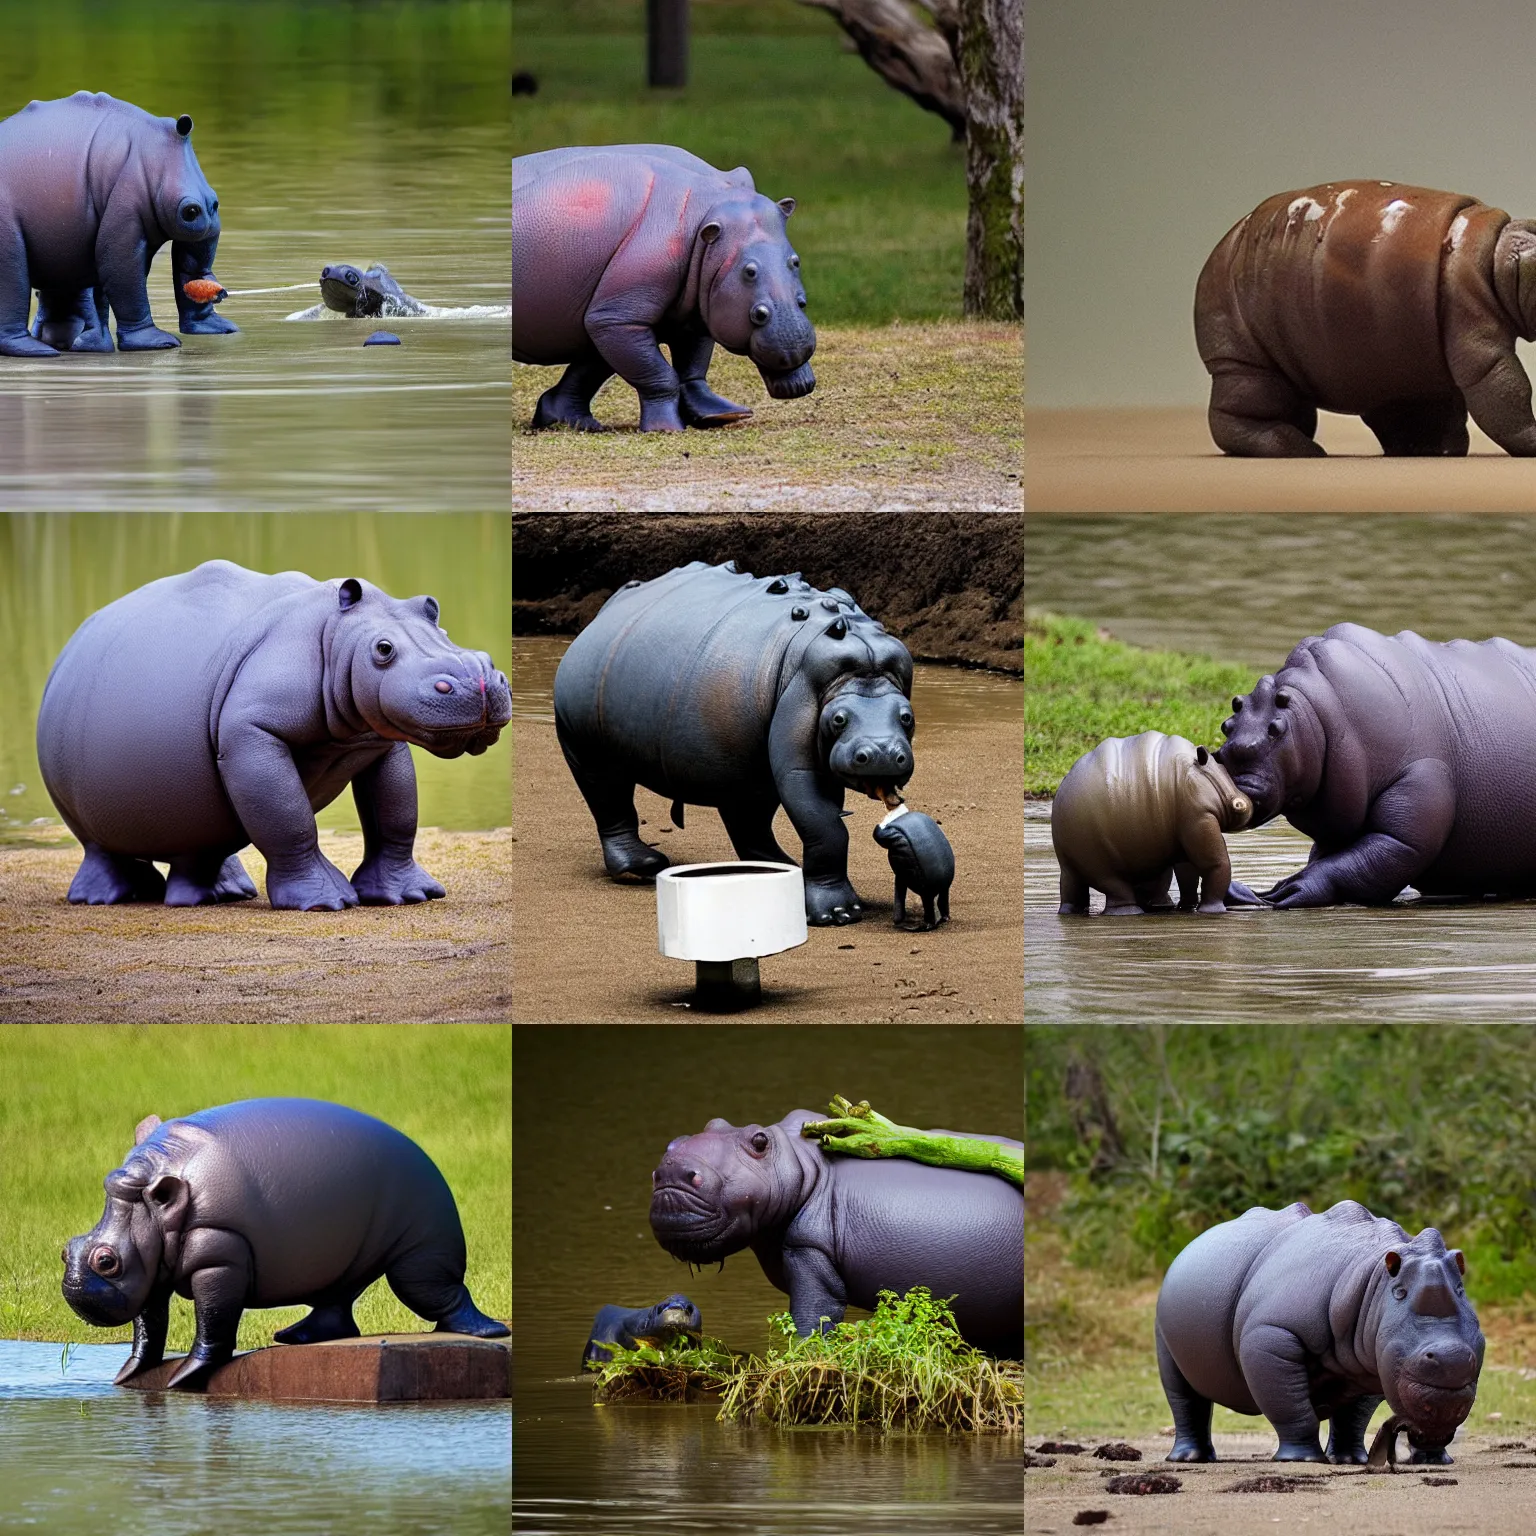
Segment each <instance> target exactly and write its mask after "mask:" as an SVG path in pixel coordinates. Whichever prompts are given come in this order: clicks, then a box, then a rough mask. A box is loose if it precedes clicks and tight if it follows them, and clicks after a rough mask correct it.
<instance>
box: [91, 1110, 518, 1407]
mask: <svg viewBox="0 0 1536 1536" xmlns="http://www.w3.org/2000/svg"><path fill="white" fill-rule="evenodd" d="M105 1184H106V1191H107V1203H106V1209H105V1210H104V1211H103V1212H102V1216H101V1220H100V1221H98V1222H97V1223H96V1225H95V1226H94V1227H93V1228H92V1229H91V1230H90V1231H89V1232H87V1233H86V1234H85V1235H84V1236H82V1237H76V1238H71V1239H70V1241H69V1243H68V1244H67V1246H66V1247H65V1249H64V1252H63V1255H62V1257H63V1260H64V1299H65V1300H66V1301H67V1302H68V1303H69V1305H70V1306H71V1307H72V1308H73V1309H74V1310H75V1312H76V1313H78V1314H79V1315H80V1316H81V1317H83V1318H84V1319H85V1320H86V1322H88V1323H93V1324H95V1325H96V1326H97V1327H99V1328H118V1327H121V1326H122V1325H123V1324H124V1323H127V1322H131V1323H132V1324H133V1352H132V1353H131V1354H130V1355H129V1357H128V1359H127V1362H126V1363H125V1364H124V1365H123V1368H122V1369H121V1370H120V1371H119V1372H118V1373H117V1381H118V1383H119V1384H121V1383H123V1382H126V1381H130V1380H132V1379H133V1377H135V1376H137V1375H139V1374H140V1373H141V1372H142V1371H147V1370H149V1369H150V1368H151V1367H153V1366H156V1365H158V1364H159V1363H160V1361H161V1360H162V1359H163V1358H164V1355H165V1335H166V1328H167V1324H168V1322H169V1319H170V1306H171V1296H172V1294H173V1293H174V1294H175V1295H178V1296H184V1297H189V1298H190V1299H191V1301H192V1304H193V1308H194V1310H195V1314H196V1324H197V1334H196V1339H195V1341H194V1343H193V1345H192V1350H191V1353H190V1354H188V1356H187V1357H186V1359H185V1360H183V1361H182V1363H181V1365H180V1366H178V1367H177V1369H176V1371H175V1373H174V1374H173V1375H172V1377H171V1379H170V1383H169V1385H171V1386H173V1387H195V1386H200V1385H203V1384H205V1383H206V1380H207V1378H208V1376H209V1375H210V1374H211V1373H212V1372H213V1371H214V1369H215V1368H216V1367H218V1366H220V1365H222V1364H223V1363H224V1362H225V1361H226V1360H228V1359H229V1358H230V1357H231V1356H232V1355H233V1354H234V1352H235V1338H236V1335H237V1333H238V1330H239V1327H240V1314H241V1313H242V1312H243V1311H244V1310H245V1309H246V1308H247V1307H292V1306H307V1307H311V1308H313V1310H312V1311H311V1312H310V1314H309V1316H308V1317H305V1318H302V1319H300V1320H299V1321H298V1322H296V1323H293V1324H292V1325H290V1326H289V1327H287V1328H284V1329H283V1330H282V1331H281V1332H280V1333H278V1334H276V1335H274V1337H275V1338H276V1340H277V1342H278V1343H279V1344H314V1343H319V1342H321V1341H323V1340H326V1339H351V1338H356V1337H357V1336H358V1328H357V1324H356V1323H355V1322H354V1321H353V1320H352V1304H353V1303H354V1302H355V1301H356V1300H357V1298H358V1297H359V1296H360V1295H362V1293H363V1292H364V1291H365V1290H366V1289H367V1288H368V1287H369V1286H370V1285H372V1284H373V1282H374V1281H375V1280H377V1279H379V1277H380V1276H383V1277H384V1279H386V1280H387V1281H388V1282H389V1288H390V1289H391V1290H392V1291H393V1292H394V1293H395V1295H396V1296H398V1297H399V1298H400V1300H401V1301H402V1302H404V1303H405V1305H406V1306H408V1307H409V1308H410V1309H411V1310H412V1311H413V1312H416V1313H419V1314H420V1315H421V1316H422V1317H425V1318H428V1319H430V1320H432V1321H433V1322H435V1323H436V1324H437V1331H438V1332H439V1333H466V1334H473V1335H475V1336H476V1337H478V1338H482V1339H496V1338H505V1337H506V1336H507V1333H508V1331H509V1330H508V1329H507V1328H506V1327H505V1326H504V1325H503V1324H501V1323H498V1322H497V1321H496V1320H495V1319H494V1318H490V1317H487V1316H486V1315H485V1313H483V1312H482V1311H481V1310H480V1309H479V1308H478V1307H477V1306H476V1305H475V1303H474V1301H473V1300H472V1299H471V1298H470V1294H469V1292H468V1291H467V1290H466V1289H465V1287H464V1268H465V1252H464V1229H463V1227H462V1226H461V1225H460V1223H459V1212H458V1208H457V1206H456V1205H455V1204H454V1200H453V1193H452V1191H451V1190H450V1189H449V1188H448V1185H447V1182H446V1181H445V1180H444V1178H443V1176H442V1174H441V1173H440V1172H439V1171H438V1169H437V1165H436V1164H435V1163H434V1162H433V1161H432V1159H431V1158H430V1157H428V1156H427V1154H426V1153H425V1152H423V1151H422V1150H421V1148H420V1147H418V1146H417V1145H416V1143H415V1142H414V1141H411V1140H410V1139H409V1138H408V1137H406V1136H403V1135H402V1134H401V1133H400V1132H399V1131H397V1130H395V1129H394V1128H393V1127H392V1126H388V1125H385V1124H384V1123H383V1121H381V1120H375V1119H373V1118H372V1117H371V1116H369V1115H364V1114H360V1113H359V1112H358V1111H357V1110H355V1109H347V1108H345V1107H344V1106H343V1105H340V1104H326V1103H323V1102H320V1101H318V1100H314V1099H246V1100H244V1101H243V1102H241V1103H238V1104H225V1105H222V1106H221V1107H219V1108H217V1109H205V1110H201V1111H199V1112H198V1113H197V1114H195V1115H186V1116H184V1117H183V1118H181V1119H179V1120H169V1121H162V1120H161V1119H160V1118H159V1117H158V1116H157V1115H150V1116H148V1117H147V1118H146V1119H144V1120H142V1121H141V1122H140V1123H139V1125H138V1128H137V1129H136V1131H135V1133H134V1146H133V1150H132V1151H131V1152H130V1153H129V1154H128V1156H127V1157H126V1158H125V1159H124V1160H123V1164H122V1166H121V1167H120V1168H116V1169H114V1170H113V1171H112V1172H111V1173H109V1174H108V1175H107V1177H106V1181H105Z"/></svg>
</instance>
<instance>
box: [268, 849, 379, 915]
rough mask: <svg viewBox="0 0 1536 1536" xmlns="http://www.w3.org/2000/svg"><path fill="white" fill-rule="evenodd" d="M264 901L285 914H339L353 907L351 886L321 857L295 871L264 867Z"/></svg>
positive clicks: (353, 897)
mask: <svg viewBox="0 0 1536 1536" xmlns="http://www.w3.org/2000/svg"><path fill="white" fill-rule="evenodd" d="M267 900H268V901H270V902H271V903H272V905H273V907H274V908H275V909H278V910H281V911H289V912H317V911H318V912H340V911H342V910H343V909H344V908H346V907H355V906H356V905H357V892H356V891H355V890H353V888H352V882H351V881H350V880H348V879H347V877H346V876H345V875H344V874H342V872H341V871H340V870H339V869H337V868H336V866H335V865H334V864H332V863H331V861H330V860H329V859H328V858H326V857H325V856H324V855H323V854H319V853H317V854H316V855H315V857H314V860H313V862H312V863H310V864H307V865H305V866H303V867H301V868H299V869H297V870H293V871H288V870H275V869H273V868H272V866H271V864H270V863H269V864H268V866H267Z"/></svg>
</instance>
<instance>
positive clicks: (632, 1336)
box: [581, 1294, 704, 1371]
mask: <svg viewBox="0 0 1536 1536" xmlns="http://www.w3.org/2000/svg"><path fill="white" fill-rule="evenodd" d="M703 1327H704V1318H703V1316H702V1315H701V1313H700V1312H699V1309H698V1308H697V1307H696V1306H694V1304H693V1303H692V1302H691V1301H689V1299H688V1298H687V1297H686V1296H683V1295H681V1294H676V1295H672V1296H668V1297H667V1299H666V1300H665V1301H658V1302H657V1303H656V1305H655V1306H654V1307H634V1308H626V1307H599V1308H598V1312H597V1316H596V1317H595V1318H593V1320H592V1332H591V1334H590V1335H588V1338H587V1347H586V1348H585V1349H584V1350H583V1351H582V1354H581V1364H582V1368H583V1369H584V1370H589V1371H595V1370H597V1369H598V1368H599V1367H600V1366H604V1365H607V1364H608V1362H609V1361H610V1360H612V1359H613V1350H614V1346H615V1345H617V1346H618V1347H619V1348H621V1349H633V1348H634V1347H635V1346H636V1345H637V1344H649V1345H651V1346H653V1347H654V1348H656V1349H664V1348H665V1347H666V1346H667V1345H668V1344H670V1343H671V1342H672V1340H673V1339H685V1338H697V1337H698V1335H699V1333H700V1332H701V1330H702V1329H703Z"/></svg>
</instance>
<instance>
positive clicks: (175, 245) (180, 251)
mask: <svg viewBox="0 0 1536 1536" xmlns="http://www.w3.org/2000/svg"><path fill="white" fill-rule="evenodd" d="M218 248H219V237H218V236H217V235H215V236H214V237H213V238H212V239H211V240H199V241H196V242H194V243H191V244H188V243H185V242H183V241H180V240H173V241H172V242H171V273H172V278H171V280H172V283H173V284H174V286H175V291H176V314H177V317H178V319H179V321H180V325H179V329H180V331H181V333H182V335H183V336H228V335H229V334H230V333H231V332H232V331H238V330H239V329H240V327H239V326H238V325H236V324H235V322H234V321H233V320H226V319H225V318H224V316H223V315H221V314H220V313H219V312H218V311H217V310H216V309H215V308H214V307H213V300H212V299H204V300H202V301H201V302H198V301H197V300H195V299H189V298H188V297H187V296H186V294H185V293H184V292H183V291H182V290H183V285H184V284H186V283H188V282H190V281H191V280H192V279H194V278H198V277H212V276H213V258H214V255H215V253H216V252H217V251H218Z"/></svg>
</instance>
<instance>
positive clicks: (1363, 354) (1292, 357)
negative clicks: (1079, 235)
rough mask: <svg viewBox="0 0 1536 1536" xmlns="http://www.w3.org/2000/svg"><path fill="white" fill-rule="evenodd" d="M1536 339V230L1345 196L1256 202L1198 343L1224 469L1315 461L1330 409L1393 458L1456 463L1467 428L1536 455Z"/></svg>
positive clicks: (1363, 188)
mask: <svg viewBox="0 0 1536 1536" xmlns="http://www.w3.org/2000/svg"><path fill="white" fill-rule="evenodd" d="M1517 338H1519V339H1521V340H1524V341H1530V340H1532V339H1536V222H1532V221H1530V220H1512V219H1511V218H1510V217H1509V215H1508V214H1507V213H1505V212H1504V211H1503V210H1502V209H1499V208H1490V207H1488V206H1486V205H1485V204H1483V203H1480V202H1478V200H1477V199H1476V198H1474V197H1465V196H1462V195H1460V194H1458V193H1454V192H1435V191H1432V190H1431V189H1429V188H1427V187H1411V186H1406V185H1404V184H1402V183H1400V182H1390V181H1339V182H1329V183H1327V184H1326V185H1324V186H1318V187H1309V188H1307V189H1306V190H1304V191H1300V192H1282V193H1280V194H1279V195H1278V196H1276V197H1271V198H1268V199H1266V200H1265V201H1264V202H1262V203H1260V204H1259V206H1258V207H1257V208H1255V209H1254V210H1253V212H1252V213H1250V214H1249V215H1248V216H1247V217H1246V218H1245V219H1243V220H1242V221H1241V222H1239V223H1238V224H1237V225H1236V226H1235V227H1234V228H1233V229H1232V230H1231V231H1229V232H1228V234H1227V235H1226V237H1225V238H1224V239H1223V240H1222V241H1221V243H1220V244H1219V245H1218V246H1217V247H1216V249H1215V250H1214V251H1213V252H1212V253H1211V256H1210V259H1209V260H1208V261H1207V262H1206V264H1205V269H1204V271H1202V272H1201V274H1200V281H1199V283H1198V285H1197V287H1196V290H1195V339H1196V343H1197V345H1198V347H1199V349H1200V356H1201V358H1202V359H1203V361H1204V363H1205V366H1206V369H1207V370H1208V372H1209V373H1210V375H1211V404H1210V426H1211V436H1212V437H1213V438H1214V439H1215V440H1216V445H1217V447H1219V448H1221V449H1222V450H1223V452H1226V453H1232V454H1241V455H1256V456H1264V457H1270V456H1276V457H1303V456H1311V455H1319V454H1321V453H1322V452H1323V449H1322V448H1321V447H1320V446H1319V445H1318V443H1317V442H1316V441H1315V433H1316V430H1317V412H1318V410H1319V409H1322V410H1327V411H1339V412H1342V413H1344V414H1347V415H1356V416H1359V417H1361V418H1362V419H1363V420H1364V422H1365V424H1366V426H1368V427H1369V428H1370V429H1371V430H1372V431H1373V432H1374V433H1375V434H1376V437H1377V439H1378V440H1379V441H1380V443H1381V447H1382V451H1383V452H1384V453H1386V454H1390V455H1397V454H1429V455H1437V454H1438V455H1446V454H1450V455H1460V454H1465V453H1466V451H1467V443H1468V439H1467V415H1468V412H1470V413H1471V416H1472V419H1473V421H1475V422H1476V423H1477V424H1478V426H1480V427H1481V428H1482V429H1483V431H1485V432H1486V433H1487V434H1488V435H1489V437H1491V438H1492V439H1493V440H1494V442H1496V443H1497V444H1498V445H1499V446H1500V447H1501V448H1503V449H1504V450H1505V452H1507V453H1512V454H1532V453H1536V418H1533V417H1532V414H1531V385H1530V380H1529V379H1528V378H1527V377H1526V373H1525V369H1524V368H1523V367H1522V366H1521V363H1520V360H1519V358H1518V357H1517V356H1516V354H1515V341H1516V339H1517Z"/></svg>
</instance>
